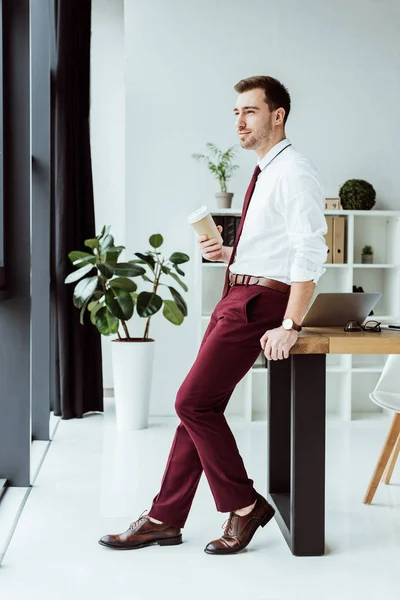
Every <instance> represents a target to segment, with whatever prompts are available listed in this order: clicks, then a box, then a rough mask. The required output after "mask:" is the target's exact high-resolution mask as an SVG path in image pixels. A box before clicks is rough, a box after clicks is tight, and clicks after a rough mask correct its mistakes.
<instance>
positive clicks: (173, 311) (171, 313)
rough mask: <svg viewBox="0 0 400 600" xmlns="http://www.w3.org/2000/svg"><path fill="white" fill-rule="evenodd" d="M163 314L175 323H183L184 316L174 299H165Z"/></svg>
mask: <svg viewBox="0 0 400 600" xmlns="http://www.w3.org/2000/svg"><path fill="white" fill-rule="evenodd" d="M163 315H164V317H165V318H166V319H168V321H170V322H171V323H173V325H181V323H183V319H184V316H183V314H182V313H181V311H180V310H179V308H178V307H177V305H176V304H175V302H174V301H173V300H164V309H163Z"/></svg>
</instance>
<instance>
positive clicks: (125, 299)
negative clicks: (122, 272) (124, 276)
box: [106, 288, 133, 321]
mask: <svg viewBox="0 0 400 600" xmlns="http://www.w3.org/2000/svg"><path fill="white" fill-rule="evenodd" d="M106 306H107V308H108V309H109V310H110V311H111V312H112V314H113V315H114V316H115V317H117V319H120V320H122V321H127V320H128V319H130V318H131V316H132V315H133V300H132V297H131V295H130V293H129V292H126V291H125V290H121V289H120V288H115V289H111V290H107V292H106Z"/></svg>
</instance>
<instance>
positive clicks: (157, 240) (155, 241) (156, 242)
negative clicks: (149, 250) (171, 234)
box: [149, 233, 164, 248]
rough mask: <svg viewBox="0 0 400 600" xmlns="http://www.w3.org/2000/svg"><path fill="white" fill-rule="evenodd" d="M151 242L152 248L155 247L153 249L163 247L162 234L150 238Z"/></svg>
mask: <svg viewBox="0 0 400 600" xmlns="http://www.w3.org/2000/svg"><path fill="white" fill-rule="evenodd" d="M149 242H150V246H153V248H159V247H160V246H162V244H163V242H164V238H163V236H162V235H161V233H155V234H154V235H152V236H150V238H149Z"/></svg>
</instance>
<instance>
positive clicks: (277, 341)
mask: <svg viewBox="0 0 400 600" xmlns="http://www.w3.org/2000/svg"><path fill="white" fill-rule="evenodd" d="M298 335H299V334H298V332H297V331H295V330H294V329H290V330H289V331H287V330H286V329H284V328H283V327H282V326H281V327H277V328H276V329H270V330H269V331H266V332H265V333H264V335H263V336H262V338H261V339H260V344H261V348H262V349H263V350H264V354H265V358H267V359H268V360H282V359H283V358H288V357H289V350H290V348H291V347H292V346H294V344H295V343H296V341H297V338H298Z"/></svg>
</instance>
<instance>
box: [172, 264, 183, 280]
mask: <svg viewBox="0 0 400 600" xmlns="http://www.w3.org/2000/svg"><path fill="white" fill-rule="evenodd" d="M174 269H175V271H177V273H179V275H182V277H184V276H185V273H184V272H183V271H182V269H180V268H179V267H178V265H174Z"/></svg>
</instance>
